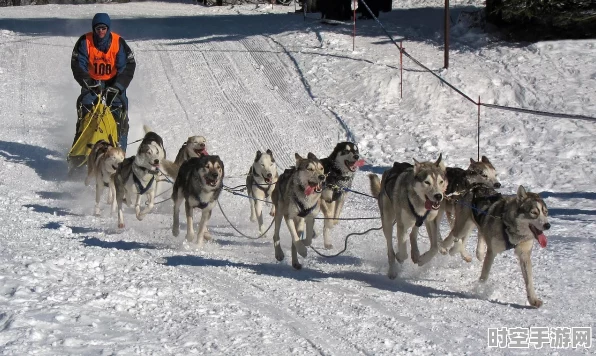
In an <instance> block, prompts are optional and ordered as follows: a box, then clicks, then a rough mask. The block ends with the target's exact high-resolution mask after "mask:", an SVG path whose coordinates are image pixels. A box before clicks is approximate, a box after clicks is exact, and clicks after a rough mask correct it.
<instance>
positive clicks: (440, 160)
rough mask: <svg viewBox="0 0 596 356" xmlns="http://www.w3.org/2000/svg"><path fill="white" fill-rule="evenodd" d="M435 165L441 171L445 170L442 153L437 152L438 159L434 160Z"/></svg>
mask: <svg viewBox="0 0 596 356" xmlns="http://www.w3.org/2000/svg"><path fill="white" fill-rule="evenodd" d="M435 166H437V167H439V168H441V170H442V171H445V170H446V168H445V163H444V162H443V154H442V153H441V154H439V159H437V161H436V162H435Z"/></svg>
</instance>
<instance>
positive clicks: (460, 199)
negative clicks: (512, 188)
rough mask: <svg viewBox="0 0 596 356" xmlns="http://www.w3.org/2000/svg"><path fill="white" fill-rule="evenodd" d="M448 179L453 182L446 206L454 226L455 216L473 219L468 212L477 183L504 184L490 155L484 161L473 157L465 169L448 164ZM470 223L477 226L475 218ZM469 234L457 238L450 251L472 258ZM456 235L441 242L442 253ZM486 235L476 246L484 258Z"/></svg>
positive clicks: (449, 187)
mask: <svg viewBox="0 0 596 356" xmlns="http://www.w3.org/2000/svg"><path fill="white" fill-rule="evenodd" d="M447 180H448V181H449V184H448V186H447V196H448V197H449V198H447V199H445V201H444V210H445V213H446V214H447V220H448V221H449V224H450V226H451V228H453V226H454V224H455V220H457V219H460V220H461V219H464V218H468V219H471V214H470V213H469V212H468V210H470V209H471V208H470V206H471V199H472V194H471V191H472V188H474V187H476V186H485V187H488V188H497V189H498V188H500V187H501V183H499V181H498V180H497V177H496V170H495V167H494V166H493V165H492V164H491V163H490V161H489V160H488V158H487V157H486V156H482V159H481V160H480V161H475V160H474V159H472V158H470V165H469V166H468V169H466V170H463V169H461V168H455V167H447ZM459 224H460V225H461V226H463V225H464V224H465V223H464V222H463V221H460V222H459ZM467 225H468V226H470V227H471V226H473V222H472V221H469V222H468V224H467ZM469 231H471V228H470V229H469V230H468V234H466V235H465V236H463V237H462V238H461V240H459V241H456V242H455V245H454V246H453V247H452V248H451V250H450V251H449V252H450V254H451V255H454V254H456V253H457V252H459V253H460V254H461V256H462V258H463V259H464V260H465V261H466V262H471V261H472V257H470V255H469V254H468V252H467V251H466V249H465V246H466V240H467V238H468V236H469ZM453 239H454V237H453V235H452V234H449V235H448V236H447V238H446V239H445V240H444V241H443V242H442V244H441V249H440V250H441V253H446V252H447V250H446V249H447V248H449V247H451V244H452V243H453ZM485 249H486V246H485V245H484V239H482V238H479V239H478V242H477V247H476V258H478V259H479V260H480V261H482V260H483V259H484V250H485Z"/></svg>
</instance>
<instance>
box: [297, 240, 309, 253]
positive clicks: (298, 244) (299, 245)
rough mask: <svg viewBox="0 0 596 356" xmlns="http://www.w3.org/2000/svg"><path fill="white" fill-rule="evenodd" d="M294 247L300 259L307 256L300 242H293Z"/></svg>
mask: <svg viewBox="0 0 596 356" xmlns="http://www.w3.org/2000/svg"><path fill="white" fill-rule="evenodd" d="M294 246H296V252H298V254H299V255H300V256H302V257H306V255H307V253H308V252H307V250H306V246H304V244H303V243H302V241H296V242H294Z"/></svg>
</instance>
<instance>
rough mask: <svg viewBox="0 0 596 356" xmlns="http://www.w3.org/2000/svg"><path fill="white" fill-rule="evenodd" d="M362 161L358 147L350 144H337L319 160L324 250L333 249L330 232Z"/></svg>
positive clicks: (336, 221)
mask: <svg viewBox="0 0 596 356" xmlns="http://www.w3.org/2000/svg"><path fill="white" fill-rule="evenodd" d="M363 162H364V161H363V160H361V159H360V155H359V153H358V146H356V144H354V143H351V142H340V143H338V144H337V145H336V146H335V148H334V149H333V152H331V154H330V155H329V157H326V158H323V159H321V164H323V168H324V169H325V175H326V176H327V178H326V180H325V189H324V190H323V193H322V194H321V211H322V212H323V215H324V216H325V222H324V228H323V240H324V244H325V248H333V245H332V243H331V236H329V233H330V230H331V228H332V227H333V226H335V225H336V224H337V223H338V222H339V220H337V219H338V218H339V217H340V215H341V212H342V210H343V206H344V203H345V201H346V198H347V196H348V192H347V191H346V189H349V188H351V187H352V181H353V180H354V174H356V171H357V170H358V167H359V166H361V165H362V163H363Z"/></svg>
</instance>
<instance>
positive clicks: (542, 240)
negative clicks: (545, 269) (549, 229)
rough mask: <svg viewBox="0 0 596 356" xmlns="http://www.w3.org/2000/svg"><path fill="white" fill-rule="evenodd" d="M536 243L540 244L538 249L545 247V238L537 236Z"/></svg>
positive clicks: (541, 235) (542, 235)
mask: <svg viewBox="0 0 596 356" xmlns="http://www.w3.org/2000/svg"><path fill="white" fill-rule="evenodd" d="M538 243H539V244H540V247H542V248H545V247H546V236H545V235H544V234H540V235H538Z"/></svg>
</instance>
